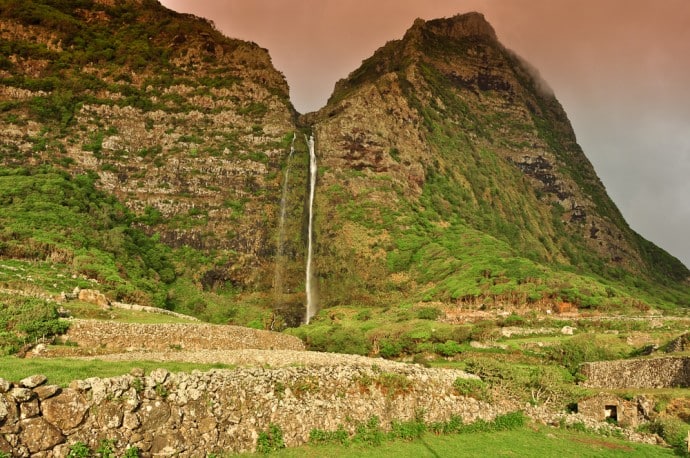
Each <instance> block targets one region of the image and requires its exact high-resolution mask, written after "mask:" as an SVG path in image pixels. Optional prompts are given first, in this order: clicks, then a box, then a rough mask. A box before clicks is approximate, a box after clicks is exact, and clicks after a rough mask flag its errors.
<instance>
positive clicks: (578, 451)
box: [241, 427, 676, 458]
mask: <svg viewBox="0 0 690 458" xmlns="http://www.w3.org/2000/svg"><path fill="white" fill-rule="evenodd" d="M241 456H256V454H254V455H251V454H245V455H241ZM269 456H275V457H285V458H290V457H295V458H297V457H299V458H309V457H325V456H337V457H340V458H348V457H352V458H362V457H364V458H366V457H372V458H379V457H396V458H404V457H410V458H423V457H431V458H433V457H450V456H453V457H476V456H487V457H499V456H504V457H540V458H546V457H559V458H569V457H572V458H595V457H649V458H653V457H665V456H666V457H670V456H676V455H674V453H673V451H672V450H670V449H665V448H662V447H658V446H653V445H643V444H635V443H631V442H626V441H623V440H619V439H614V438H610V437H602V436H597V435H593V434H587V433H580V432H575V431H567V430H561V429H554V428H546V427H540V428H536V429H535V428H531V427H525V428H520V429H517V430H512V431H499V432H490V433H489V432H479V433H468V434H456V435H440V436H436V435H433V434H424V435H423V436H422V437H421V438H419V439H417V440H414V441H412V442H405V441H396V442H386V443H384V444H382V445H381V446H378V447H366V446H358V445H352V446H350V447H342V446H340V447H339V446H330V445H329V446H303V447H297V448H290V449H283V450H280V451H278V452H275V453H272V454H270V455H269Z"/></svg>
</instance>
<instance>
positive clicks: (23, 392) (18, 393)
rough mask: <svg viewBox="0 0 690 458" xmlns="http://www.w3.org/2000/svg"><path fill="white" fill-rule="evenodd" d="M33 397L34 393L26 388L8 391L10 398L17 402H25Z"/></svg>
mask: <svg viewBox="0 0 690 458" xmlns="http://www.w3.org/2000/svg"><path fill="white" fill-rule="evenodd" d="M33 395H34V392H33V391H31V390H30V389H28V388H12V390H10V396H12V397H13V398H14V400H15V401H17V402H27V401H29V400H30V399H31V398H32V397H33Z"/></svg>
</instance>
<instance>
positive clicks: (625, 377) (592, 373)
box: [580, 356, 690, 388]
mask: <svg viewBox="0 0 690 458" xmlns="http://www.w3.org/2000/svg"><path fill="white" fill-rule="evenodd" d="M580 372H581V373H582V374H583V375H584V376H585V377H586V381H585V383H584V385H585V386H588V387H592V388H686V387H688V386H690V358H688V357H681V356H676V357H666V358H649V359H629V360H621V361H599V362H594V363H585V364H583V365H582V366H580Z"/></svg>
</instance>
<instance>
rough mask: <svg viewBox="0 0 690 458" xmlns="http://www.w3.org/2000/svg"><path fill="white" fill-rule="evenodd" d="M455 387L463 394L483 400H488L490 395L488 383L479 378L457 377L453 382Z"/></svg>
mask: <svg viewBox="0 0 690 458" xmlns="http://www.w3.org/2000/svg"><path fill="white" fill-rule="evenodd" d="M453 388H455V390H456V391H457V392H458V394H459V395H461V396H466V397H470V398H475V399H479V400H481V401H486V400H487V399H488V397H489V392H488V389H487V386H486V384H485V383H484V382H483V381H481V380H478V379H473V378H461V377H458V378H456V379H455V382H453Z"/></svg>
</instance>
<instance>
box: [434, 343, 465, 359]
mask: <svg viewBox="0 0 690 458" xmlns="http://www.w3.org/2000/svg"><path fill="white" fill-rule="evenodd" d="M434 350H435V351H436V353H438V354H439V355H441V356H448V357H450V356H455V355H457V354H458V353H460V352H461V351H462V347H461V346H460V345H459V344H458V343H457V342H456V341H454V340H447V341H445V342H444V343H442V344H436V345H435V346H434Z"/></svg>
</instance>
